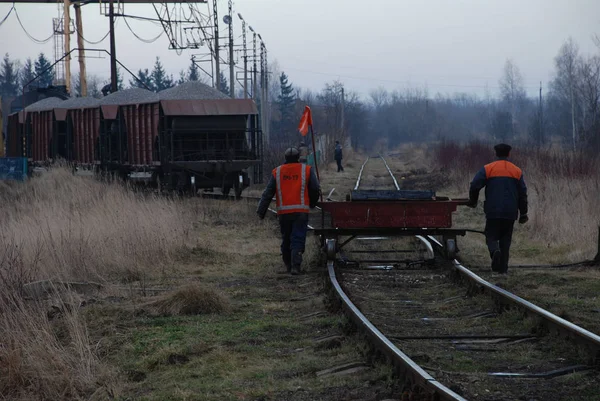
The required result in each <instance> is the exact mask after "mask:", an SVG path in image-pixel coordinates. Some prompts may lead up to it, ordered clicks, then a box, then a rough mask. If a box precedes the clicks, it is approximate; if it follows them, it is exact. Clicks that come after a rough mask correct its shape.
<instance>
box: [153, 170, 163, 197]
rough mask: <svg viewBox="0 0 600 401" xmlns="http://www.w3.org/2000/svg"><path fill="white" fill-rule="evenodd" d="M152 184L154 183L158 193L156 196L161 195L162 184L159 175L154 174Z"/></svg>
mask: <svg viewBox="0 0 600 401" xmlns="http://www.w3.org/2000/svg"><path fill="white" fill-rule="evenodd" d="M154 182H155V183H156V190H157V191H158V194H159V195H160V194H162V192H163V182H162V177H161V176H160V174H156V177H155V179H154Z"/></svg>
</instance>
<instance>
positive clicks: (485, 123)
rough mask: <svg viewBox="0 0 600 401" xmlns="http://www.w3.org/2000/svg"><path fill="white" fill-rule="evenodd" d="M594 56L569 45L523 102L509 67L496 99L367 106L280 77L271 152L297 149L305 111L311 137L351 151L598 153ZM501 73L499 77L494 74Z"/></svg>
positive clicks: (386, 96)
mask: <svg viewBox="0 0 600 401" xmlns="http://www.w3.org/2000/svg"><path fill="white" fill-rule="evenodd" d="M595 42H596V45H597V47H598V51H597V52H596V53H595V54H582V53H581V52H580V51H579V47H578V45H577V44H576V43H575V42H574V41H573V40H572V39H568V40H567V41H566V42H565V43H564V44H563V45H562V46H561V48H560V49H559V51H558V53H557V55H556V57H555V59H554V74H553V78H552V80H551V82H549V83H547V84H546V85H545V86H546V88H545V90H544V92H543V93H542V95H543V96H542V97H541V98H540V97H539V96H536V97H528V96H527V93H526V90H525V85H524V77H523V75H522V74H521V72H520V69H519V68H518V66H517V65H516V63H515V62H514V61H513V60H511V59H507V60H506V62H505V64H504V66H503V68H502V69H501V74H500V77H499V80H498V88H499V94H497V95H495V96H492V95H491V94H490V90H486V91H485V92H486V94H485V95H484V96H483V97H480V96H476V95H475V94H471V93H455V94H453V95H442V94H435V95H431V94H430V93H429V91H428V89H427V88H426V87H422V88H420V87H413V88H408V89H405V90H402V91H398V90H393V91H390V90H388V89H386V88H384V87H380V88H377V89H374V90H372V91H371V92H370V93H369V96H368V98H364V97H361V96H359V95H358V94H357V93H355V92H352V91H348V90H345V87H344V84H343V83H341V82H338V81H334V82H332V83H328V84H326V85H325V86H324V88H323V89H322V90H321V91H319V92H316V93H315V92H313V91H310V90H305V89H302V88H300V87H294V86H293V85H292V84H291V83H290V80H289V77H288V76H287V74H285V72H280V71H278V68H277V66H274V67H273V68H272V69H273V70H274V71H276V72H277V75H278V77H279V79H278V80H275V82H274V83H273V84H272V87H271V88H269V92H270V98H271V99H273V103H272V105H271V110H272V113H270V115H271V116H272V118H271V121H270V128H271V135H270V138H271V142H272V143H271V145H272V146H276V147H281V146H286V145H287V146H289V145H293V144H295V142H297V141H298V138H299V136H298V133H297V124H298V120H299V117H300V115H301V113H302V108H303V107H304V105H309V106H311V107H312V109H313V120H314V122H315V129H316V130H317V131H319V132H320V133H324V134H328V135H330V136H332V137H334V138H335V139H338V140H339V139H345V138H348V139H349V140H350V141H351V143H352V145H353V146H355V147H363V148H366V149H370V148H373V147H374V146H376V144H378V143H380V142H383V143H384V144H386V145H387V146H388V147H390V148H391V147H394V146H397V145H398V144H400V143H404V142H422V141H431V140H440V139H443V138H448V139H454V140H469V139H492V138H493V139H495V140H498V141H513V142H514V141H520V142H527V143H529V144H532V145H536V146H541V145H545V144H549V143H550V142H560V143H562V144H565V145H568V146H570V147H572V148H573V149H576V150H584V149H585V150H592V151H594V152H596V153H598V151H600V39H599V38H595ZM499 70H500V69H499Z"/></svg>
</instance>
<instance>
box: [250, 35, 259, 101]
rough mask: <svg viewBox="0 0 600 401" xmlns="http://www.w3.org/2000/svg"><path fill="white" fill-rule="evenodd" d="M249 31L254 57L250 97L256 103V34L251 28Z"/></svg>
mask: <svg viewBox="0 0 600 401" xmlns="http://www.w3.org/2000/svg"><path fill="white" fill-rule="evenodd" d="M249 28H250V30H251V31H252V35H253V37H252V49H253V52H254V57H253V61H252V62H253V67H252V68H253V75H254V77H253V79H252V97H253V98H254V101H255V102H256V101H257V100H258V96H257V93H256V92H257V90H258V83H257V82H256V80H257V79H258V73H257V70H256V32H255V31H254V29H252V26H250V27H249Z"/></svg>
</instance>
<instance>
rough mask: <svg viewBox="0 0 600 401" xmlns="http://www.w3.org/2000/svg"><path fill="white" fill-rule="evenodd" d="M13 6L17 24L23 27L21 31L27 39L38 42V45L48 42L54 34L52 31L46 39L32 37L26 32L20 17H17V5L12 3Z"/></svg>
mask: <svg viewBox="0 0 600 401" xmlns="http://www.w3.org/2000/svg"><path fill="white" fill-rule="evenodd" d="M13 8H14V10H15V16H16V17H17V21H19V25H21V28H23V32H25V35H27V37H28V38H29V39H31V40H32V41H34V42H35V43H37V44H40V45H43V44H45V43H48V42H49V41H50V39H52V37H53V36H54V32H52V33H51V34H50V36H48V37H47V38H46V39H37V38H35V37H33V36H32V35H30V34H29V32H27V29H25V26H23V23H22V22H21V18H19V13H18V12H17V7H15V6H14V4H13Z"/></svg>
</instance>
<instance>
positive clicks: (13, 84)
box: [0, 53, 20, 97]
mask: <svg viewBox="0 0 600 401" xmlns="http://www.w3.org/2000/svg"><path fill="white" fill-rule="evenodd" d="M19 92H20V91H19V71H18V69H17V68H16V67H15V62H14V61H10V57H9V55H8V53H6V54H5V55H4V59H3V60H2V66H0V95H2V96H5V97H9V96H16V95H17V94H18V93H19Z"/></svg>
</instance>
